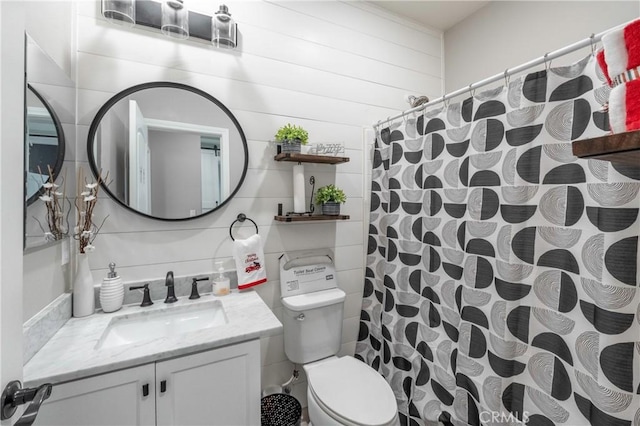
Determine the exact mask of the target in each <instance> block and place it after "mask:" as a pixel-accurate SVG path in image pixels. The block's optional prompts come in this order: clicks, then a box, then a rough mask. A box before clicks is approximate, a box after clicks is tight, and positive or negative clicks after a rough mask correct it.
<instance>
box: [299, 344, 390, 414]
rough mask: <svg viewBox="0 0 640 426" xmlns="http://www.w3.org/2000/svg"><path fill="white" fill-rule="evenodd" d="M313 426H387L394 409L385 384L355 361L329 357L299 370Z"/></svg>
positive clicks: (364, 366) (365, 366) (372, 372)
mask: <svg viewBox="0 0 640 426" xmlns="http://www.w3.org/2000/svg"><path fill="white" fill-rule="evenodd" d="M303 368H304V371H305V373H306V374H307V404H308V410H309V418H310V419H311V421H312V423H313V425H314V426H324V425H327V426H334V425H335V426H338V425H348V426H387V425H389V426H391V425H395V424H397V423H398V414H397V410H398V409H397V405H396V400H395V396H394V395H393V391H392V390H391V388H390V387H389V384H388V383H387V382H386V380H385V379H384V378H383V377H382V376H381V375H380V374H378V373H377V372H376V371H375V370H374V369H372V368H371V367H369V366H368V365H366V364H364V363H363V362H361V361H358V360H357V359H355V358H352V357H349V356H345V357H341V358H337V357H330V358H327V359H323V360H320V361H316V362H313V363H310V364H305V365H304V366H303Z"/></svg>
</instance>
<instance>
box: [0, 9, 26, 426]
mask: <svg viewBox="0 0 640 426" xmlns="http://www.w3.org/2000/svg"><path fill="white" fill-rule="evenodd" d="M24 16H25V12H24V3H23V2H13V1H12V2H7V1H0V49H1V51H0V205H1V206H2V209H0V236H1V238H0V351H1V354H0V391H1V390H2V389H4V387H5V386H6V385H7V383H9V382H10V381H13V380H22V321H23V318H22V232H23V230H22V226H16V225H17V224H22V205H23V204H24V187H23V185H21V184H20V182H23V165H24V153H23V144H22V143H21V141H23V140H24V127H23V126H24V121H23V115H24V104H25V103H24V48H25V46H24V38H25V37H24V31H25V27H24V25H25V23H24ZM18 141H20V143H17V142H18ZM21 412H22V409H20V410H18V412H17V413H16V414H15V415H14V416H13V417H12V418H11V419H10V420H7V421H4V422H2V424H3V425H9V424H12V423H15V421H16V420H17V419H18V418H19V415H20V414H21Z"/></svg>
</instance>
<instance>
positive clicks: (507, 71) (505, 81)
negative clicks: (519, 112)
mask: <svg viewBox="0 0 640 426" xmlns="http://www.w3.org/2000/svg"><path fill="white" fill-rule="evenodd" d="M504 86H505V87H507V86H509V68H507V69H506V70H504Z"/></svg>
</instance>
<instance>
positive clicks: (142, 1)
mask: <svg viewBox="0 0 640 426" xmlns="http://www.w3.org/2000/svg"><path fill="white" fill-rule="evenodd" d="M0 1H2V0H0ZM102 15H103V16H104V17H105V18H106V19H107V20H108V21H109V22H113V23H116V24H120V25H123V24H125V25H128V26H133V25H141V26H143V27H149V28H155V29H157V30H160V31H161V32H162V33H163V34H165V35H166V36H168V37H171V38H177V39H186V38H189V39H199V40H205V41H207V42H210V43H211V44H212V45H213V46H215V47H218V48H224V49H234V48H236V47H237V45H238V25H237V24H236V22H235V21H234V20H233V19H232V18H231V14H230V13H229V9H228V8H227V6H225V5H221V6H220V9H219V10H218V11H217V12H216V13H215V14H214V15H213V16H209V15H204V14H202V13H198V12H194V11H191V10H188V8H187V6H186V4H185V1H184V0H161V1H158V0H102Z"/></svg>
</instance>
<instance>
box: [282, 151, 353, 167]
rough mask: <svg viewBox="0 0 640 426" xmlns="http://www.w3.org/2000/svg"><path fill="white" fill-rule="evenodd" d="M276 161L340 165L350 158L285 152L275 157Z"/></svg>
mask: <svg viewBox="0 0 640 426" xmlns="http://www.w3.org/2000/svg"><path fill="white" fill-rule="evenodd" d="M274 160H276V161H292V162H294V163H322V164H340V163H346V162H348V161H349V157H331V156H328V155H314V154H299V153H297V152H292V153H291V152H283V153H280V154H278V155H276V156H275V157H274Z"/></svg>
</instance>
